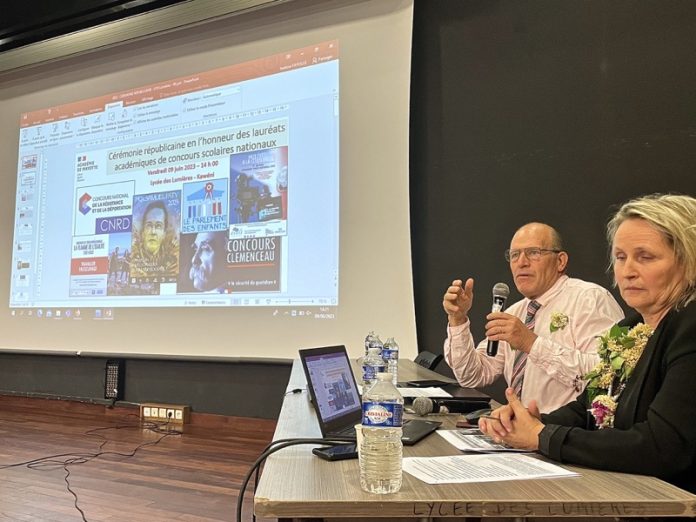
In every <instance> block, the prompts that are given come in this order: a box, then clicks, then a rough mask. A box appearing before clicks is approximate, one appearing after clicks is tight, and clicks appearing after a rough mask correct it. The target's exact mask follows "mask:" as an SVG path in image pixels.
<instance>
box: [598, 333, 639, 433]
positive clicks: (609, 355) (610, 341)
mask: <svg viewBox="0 0 696 522" xmlns="http://www.w3.org/2000/svg"><path fill="white" fill-rule="evenodd" d="M652 334H653V329H652V327H651V326H649V325H647V324H643V323H638V324H637V325H636V326H634V327H633V328H631V329H629V327H628V326H617V325H614V326H612V327H611V329H610V330H609V332H607V333H606V334H605V335H603V336H601V337H600V338H599V348H598V350H597V354H598V355H599V359H600V360H599V363H598V364H597V366H595V367H594V369H593V370H592V371H591V372H590V373H588V374H587V375H585V379H588V380H589V382H588V384H587V397H588V399H589V401H590V413H591V414H592V416H593V417H594V418H595V424H596V425H597V427H598V428H600V429H602V428H611V427H613V426H614V414H615V413H616V407H617V403H618V400H619V396H620V395H621V392H622V391H623V389H624V387H625V386H626V382H627V381H628V379H629V378H630V377H631V374H632V373H633V369H634V368H635V367H636V364H637V363H638V359H640V356H641V354H642V353H643V350H644V349H645V345H646V344H648V339H650V336H651V335H652Z"/></svg>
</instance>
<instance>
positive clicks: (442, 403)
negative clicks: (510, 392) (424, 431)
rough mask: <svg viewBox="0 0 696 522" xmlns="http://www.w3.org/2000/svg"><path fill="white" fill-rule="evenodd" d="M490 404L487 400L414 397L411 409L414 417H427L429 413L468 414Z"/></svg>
mask: <svg viewBox="0 0 696 522" xmlns="http://www.w3.org/2000/svg"><path fill="white" fill-rule="evenodd" d="M489 404H490V401H488V400H485V399H483V400H475V399H464V400H462V399H459V400H458V399H442V398H431V397H416V398H415V399H413V404H412V405H411V408H412V409H413V413H415V414H416V415H420V416H421V417H422V416H423V415H427V414H429V413H470V412H472V411H476V410H480V409H481V408H487V407H488V405H489Z"/></svg>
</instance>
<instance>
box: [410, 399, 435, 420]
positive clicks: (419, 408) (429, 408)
mask: <svg viewBox="0 0 696 522" xmlns="http://www.w3.org/2000/svg"><path fill="white" fill-rule="evenodd" d="M433 407H434V402H433V401H432V399H429V398H428V397H416V398H415V399H413V404H412V405H411V408H412V409H413V413H415V414H416V415H420V416H421V417H422V416H423V415H427V414H428V413H432V412H433Z"/></svg>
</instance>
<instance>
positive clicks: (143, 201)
mask: <svg viewBox="0 0 696 522" xmlns="http://www.w3.org/2000/svg"><path fill="white" fill-rule="evenodd" d="M180 223H181V192H180V191H178V190H177V191H169V192H157V193H154V194H138V195H135V196H133V233H132V244H131V260H130V277H131V278H134V279H135V280H136V281H143V282H160V283H165V282H173V281H176V279H177V274H178V273H179V228H180Z"/></svg>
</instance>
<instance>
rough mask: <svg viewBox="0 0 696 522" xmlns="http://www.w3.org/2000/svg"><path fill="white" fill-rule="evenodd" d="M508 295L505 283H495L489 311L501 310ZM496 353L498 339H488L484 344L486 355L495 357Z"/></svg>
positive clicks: (508, 290) (508, 288)
mask: <svg viewBox="0 0 696 522" xmlns="http://www.w3.org/2000/svg"><path fill="white" fill-rule="evenodd" d="M509 295H510V287H509V286H508V285H506V284H505V283H496V284H495V286H494V287H493V307H492V308H491V312H502V311H503V309H504V308H505V301H506V300H507V298H508V296H509ZM497 353H498V341H491V340H490V339H489V340H488V346H486V355H488V356H489V357H495V356H496V354H497Z"/></svg>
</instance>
